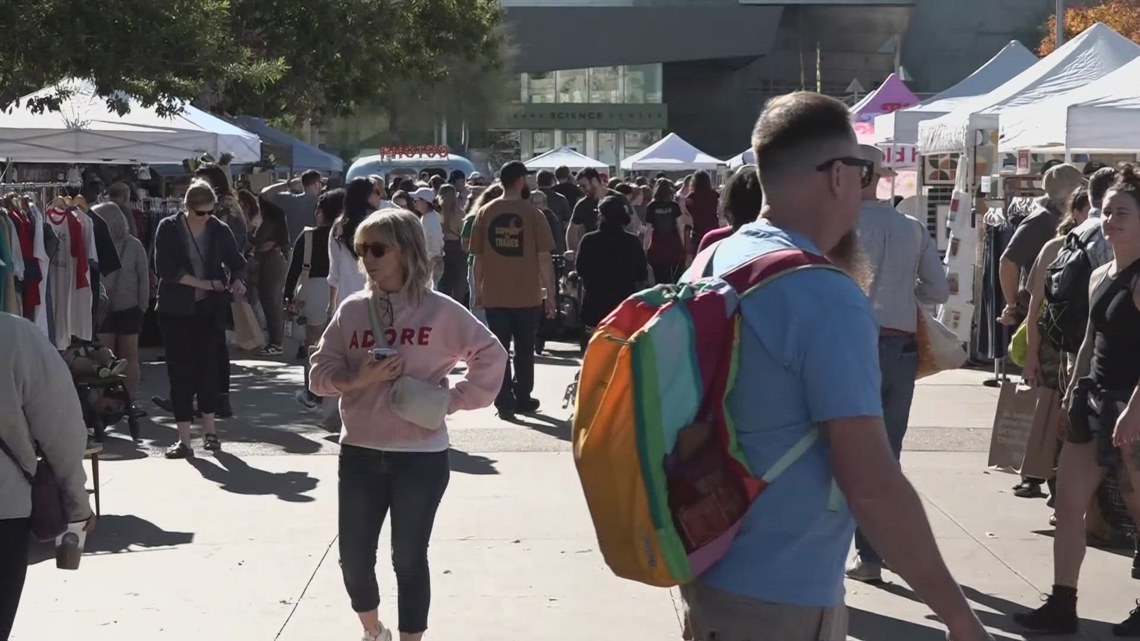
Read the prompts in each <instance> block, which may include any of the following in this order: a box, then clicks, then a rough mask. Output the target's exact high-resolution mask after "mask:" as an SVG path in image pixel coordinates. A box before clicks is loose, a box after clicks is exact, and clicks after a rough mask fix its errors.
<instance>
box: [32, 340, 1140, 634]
mask: <svg viewBox="0 0 1140 641" xmlns="http://www.w3.org/2000/svg"><path fill="white" fill-rule="evenodd" d="M553 347H554V348H555V350H556V351H555V352H554V353H553V354H550V355H548V356H544V357H541V358H540V364H539V366H538V371H537V380H538V389H537V390H536V396H537V397H538V398H539V399H540V400H541V401H542V403H543V407H542V410H541V414H540V415H539V416H536V417H533V418H523V419H522V421H521V422H518V423H515V424H508V423H504V422H502V421H500V420H499V419H498V418H497V417H496V416H495V415H494V411H493V410H489V409H488V410H482V411H478V412H471V413H469V414H465V415H460V416H457V417H455V418H454V419H452V421H451V432H452V442H453V447H454V449H453V451H452V469H453V473H452V477H451V484H450V486H449V488H448V491H447V495H446V496H445V498H444V502H443V505H442V507H441V510H440V514H439V518H438V521H437V523H436V528H435V534H434V537H433V539H432V548H431V564H432V581H433V585H432V589H433V608H432V614H431V628H430V630H429V633H428V638H432V639H442V640H452V639H456V640H457V639H464V640H470V641H484V640H485V641H502V640H504V639H506V640H522V639H527V640H534V641H546V640H549V641H564V640H565V641H569V640H571V639H574V640H575V641H577V640H579V639H582V638H590V639H592V640H597V641H611V640H612V641H629V640H631V639H637V640H642V639H644V640H652V639H679V638H680V630H681V628H680V623H679V613H678V602H677V599H676V596H675V592H671V591H668V590H661V589H655V588H649V587H645V586H641V585H638V584H634V583H630V582H626V581H622V580H619V579H616V578H614V577H613V576H612V575H611V574H610V573H609V571H608V570H607V569H606V567H605V565H604V564H603V562H602V559H601V556H600V554H599V553H598V550H597V543H596V540H595V538H594V534H593V529H592V526H591V523H590V519H589V515H588V513H587V511H586V507H585V503H584V501H583V500H582V493H581V489H580V486H579V484H578V480H577V476H576V474H575V471H574V465H573V459H572V457H571V455H570V448H569V441H568V439H569V429H568V427H567V426H566V424H565V419H566V418H567V416H568V414H569V411H568V410H565V409H563V408H562V407H561V400H562V396H563V393H564V391H565V388H566V385H567V384H568V383H569V382H570V381H571V379H572V378H573V374H574V371H575V366H576V361H575V360H574V356H575V352H573V351H571V348H570V346H565V349H566V351H564V352H560V351H557V349H558V348H559V347H560V346H559V345H554V346H553ZM152 355H153V353H152ZM457 374H458V373H457ZM144 376H145V379H146V380H145V383H144V388H145V389H144V393H143V394H142V396H143V397H144V399H149V397H150V396H151V395H152V394H156V393H164V392H165V390H164V389H163V388H164V385H165V370H164V368H163V365H162V364H161V363H155V364H150V365H147V366H146V367H145V369H144ZM986 378H989V376H988V375H987V374H985V373H981V372H973V371H961V372H952V373H948V374H943V375H940V376H937V377H934V378H932V379H927V380H924V381H922V382H921V383H920V384H919V389H918V392H917V394H916V399H915V406H914V410H913V412H912V420H911V431H910V434H909V436H908V440H907V448H908V451H907V452H906V453H905V454H904V458H903V463H904V468H905V469H906V471H907V474H908V476H909V477H910V478H911V479H912V481H913V482H914V484H915V485H916V486H917V487H918V489H919V492H920V493H921V494H922V495H923V498H924V499H925V501H926V505H927V512H928V515H929V518H930V520H931V522H932V523H933V525H934V529H935V532H936V534H937V536H938V538H939V543H940V545H941V547H942V552H943V554H944V555H945V556H946V558H947V561H948V563H949V564H950V566H951V568H952V569H953V571H954V572H955V575H956V576H957V577H958V578H959V580H960V581H961V582H962V583H963V585H964V586H966V587H967V595H968V596H969V597H970V599H971V600H972V601H973V602H974V603H975V605H976V606H977V608H978V610H979V611H980V612H981V613H982V617H983V621H984V622H985V623H986V624H987V625H988V626H990V629H991V630H992V631H993V632H994V633H995V635H996V636H997V638H999V639H1021V638H1022V637H1021V636H1020V635H1019V634H1018V633H1017V630H1016V626H1014V625H1013V624H1012V622H1011V621H1010V619H1009V616H1008V615H1009V613H1011V612H1015V611H1018V610H1019V609H1023V608H1024V607H1026V606H1031V607H1035V606H1036V605H1037V604H1038V602H1039V594H1040V593H1041V592H1045V591H1047V590H1048V589H1049V585H1050V584H1051V583H1052V577H1051V563H1050V561H1049V559H1050V550H1051V542H1052V539H1051V538H1050V537H1049V532H1050V531H1051V528H1050V527H1049V526H1048V518H1049V511H1048V510H1047V508H1046V507H1045V503H1044V500H1041V499H1037V500H1033V499H1018V498H1014V497H1013V495H1012V492H1011V491H1010V487H1011V486H1012V485H1013V484H1014V483H1015V479H1014V478H1013V477H1011V476H1009V475H1007V474H1002V473H998V472H988V471H987V470H986V469H985V463H986V454H985V450H986V448H987V446H988V443H989V432H990V430H989V427H990V424H991V423H992V420H993V411H994V405H995V404H996V401H997V390H995V389H993V388H989V387H984V386H983V385H982V384H981V383H982V381H983V380H985V379H986ZM300 379H301V374H300V370H299V368H297V367H294V366H292V365H291V364H288V365H287V364H284V360H283V359H280V358H278V359H276V360H267V359H264V358H259V357H253V356H236V357H235V376H234V389H235V390H238V391H237V393H236V395H235V397H234V405H235V410H236V412H237V416H236V417H235V418H234V419H230V420H228V421H225V422H224V423H223V427H222V439H223V443H224V449H223V451H222V452H221V453H217V454H211V453H208V452H205V451H202V450H200V449H199V451H198V456H197V457H196V458H195V459H192V460H190V461H166V460H164V459H162V458H161V451H162V449H163V448H164V447H165V446H166V445H168V444H170V443H171V442H173V440H174V429H173V425H172V423H171V421H170V420H169V417H167V416H165V415H164V414H163V413H162V412H161V411H160V410H157V409H156V408H154V407H152V406H150V405H149V403H146V405H147V406H148V409H150V410H151V416H150V417H148V418H147V419H145V420H144V421H143V442H142V443H141V444H140V445H139V446H137V447H136V446H135V445H133V444H131V443H130V442H129V441H127V440H124V439H125V437H124V435H123V433H122V430H121V429H120V428H113V429H112V430H111V431H110V432H109V433H108V439H109V440H108V443H107V455H106V458H105V459H104V462H103V463H102V469H101V472H102V475H101V477H102V478H101V480H102V488H101V489H102V504H103V519H102V521H101V523H100V526H99V529H98V530H97V532H96V533H95V534H94V535H93V536H92V537H91V539H90V540H89V542H88V546H87V547H88V552H89V553H88V554H87V555H86V556H85V557H84V559H83V563H82V567H81V568H80V570H79V571H78V572H67V571H63V570H57V569H56V568H55V567H54V563H53V562H52V561H51V560H50V559H49V560H45V561H43V562H41V563H38V564H36V565H35V566H33V567H32V568H31V570H30V571H29V577H28V585H27V588H26V590H25V593H24V599H23V603H22V605H21V610H20V614H19V615H18V617H17V621H16V628H15V631H14V633H13V636H12V638H13V639H17V640H20V641H24V640H29V641H31V640H34V641H42V640H54V639H64V638H83V639H85V640H88V641H95V640H101V639H114V640H116V641H120V640H124V639H132V640H133V639H140V640H143V639H146V640H149V639H188V640H189V639H195V640H199V639H211V640H233V641H262V640H264V641H270V640H273V639H283V640H288V641H301V640H313V641H326V640H331V639H357V638H359V633H358V631H357V624H356V623H355V616H354V615H353V614H352V612H351V609H350V608H349V605H348V600H347V597H346V596H345V594H344V589H343V587H342V585H341V579H340V570H339V567H338V565H337V551H336V457H335V456H333V455H335V454H336V452H337V445H336V443H335V441H336V438H335V436H331V435H330V434H328V433H327V432H325V431H324V430H322V429H321V428H320V427H319V422H320V416H319V414H315V413H309V412H305V411H303V410H302V409H301V408H300V407H299V406H298V405H297V404H296V402H295V401H294V399H293V393H294V392H295V391H296V390H297V389H298V387H299V385H300ZM387 546H388V542H387V532H385V536H384V540H382V541H381V550H382V551H381V553H380V554H379V557H380V559H381V562H380V567H379V576H380V583H381V593H382V594H383V595H384V600H383V603H382V605H381V610H382V615H383V617H384V620H385V621H388V622H389V623H390V624H391V625H393V627H394V626H395V624H396V621H395V616H396V615H395V612H396V607H395V605H396V604H395V581H394V577H393V575H392V571H391V568H390V566H389V563H388V561H387V559H388V556H389V555H388V554H387ZM1129 570H1130V562H1129V559H1128V558H1127V557H1126V556H1122V555H1117V554H1114V553H1111V552H1104V551H1098V550H1090V552H1089V555H1088V558H1087V559H1086V562H1085V568H1084V571H1083V572H1082V576H1083V579H1084V580H1083V581H1082V586H1081V614H1082V615H1083V616H1084V617H1085V623H1084V625H1083V631H1084V636H1083V637H1081V638H1087V639H1108V638H1111V634H1110V632H1109V630H1108V627H1107V623H1105V622H1112V621H1116V620H1119V619H1122V618H1123V617H1124V616H1125V615H1126V614H1127V612H1128V610H1129V609H1131V607H1133V603H1132V601H1133V598H1134V597H1133V594H1134V593H1135V591H1134V590H1133V589H1132V586H1133V581H1132V580H1131V579H1130V578H1129ZM886 578H887V580H888V581H889V583H888V584H886V585H884V586H881V587H872V586H865V585H861V584H851V585H849V586H848V598H847V603H848V606H849V607H850V608H851V628H850V638H852V639H868V640H870V639H875V640H878V639H890V640H894V639H900V640H906V641H925V640H927V639H929V640H930V641H940V640H942V639H944V638H945V632H944V630H943V629H942V628H941V627H940V626H939V624H938V623H937V621H935V620H934V619H933V617H932V615H931V614H930V611H929V610H928V609H927V608H926V607H925V606H923V605H922V604H921V603H919V602H917V600H916V597H915V596H914V595H913V594H912V593H911V592H910V591H909V590H908V589H907V588H906V586H905V584H903V583H902V581H901V580H900V579H898V578H897V577H895V576H894V575H891V574H890V573H889V572H888V573H886Z"/></svg>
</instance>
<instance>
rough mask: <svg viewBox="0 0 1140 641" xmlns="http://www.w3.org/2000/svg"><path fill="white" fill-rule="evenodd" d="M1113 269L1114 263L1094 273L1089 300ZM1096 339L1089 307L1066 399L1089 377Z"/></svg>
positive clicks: (1091, 279)
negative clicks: (1087, 320)
mask: <svg viewBox="0 0 1140 641" xmlns="http://www.w3.org/2000/svg"><path fill="white" fill-rule="evenodd" d="M1111 267H1112V263H1108V264H1107V265H1102V266H1101V267H1098V268H1097V269H1096V271H1094V272H1093V274H1092V277H1091V278H1090V279H1089V300H1090V301H1091V300H1092V297H1093V294H1094V293H1095V292H1096V290H1097V289H1099V288H1100V285H1101V283H1103V282H1104V279H1105V278H1107V277H1108V270H1109V269H1110V268H1111ZM1095 337H1096V329H1094V328H1093V323H1092V305H1089V322H1088V326H1087V327H1086V328H1085V339H1084V340H1083V341H1081V349H1080V350H1079V351H1078V352H1077V362H1076V363H1075V364H1074V365H1073V376H1072V378H1071V379H1070V380H1069V386H1068V389H1067V390H1065V398H1066V399H1069V398H1071V397H1072V395H1073V390H1075V389H1076V388H1077V381H1078V380H1080V379H1081V378H1083V377H1084V376H1087V375H1088V373H1089V366H1090V365H1091V364H1092V354H1093V339H1094V338H1095Z"/></svg>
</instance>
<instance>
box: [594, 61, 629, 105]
mask: <svg viewBox="0 0 1140 641" xmlns="http://www.w3.org/2000/svg"><path fill="white" fill-rule="evenodd" d="M621 101H622V92H621V71H620V69H619V68H618V67H595V68H593V69H590V102H592V103H595V104H611V105H612V104H617V103H620V102H621Z"/></svg>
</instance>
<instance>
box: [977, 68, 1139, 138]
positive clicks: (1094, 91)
mask: <svg viewBox="0 0 1140 641" xmlns="http://www.w3.org/2000/svg"><path fill="white" fill-rule="evenodd" d="M1137 122H1140V58H1137V59H1135V60H1133V61H1132V62H1130V63H1128V64H1126V65H1124V66H1123V67H1120V68H1119V69H1117V70H1116V71H1114V72H1112V73H1110V74H1108V75H1106V76H1104V77H1102V78H1101V79H1100V80H1097V81H1095V82H1092V83H1089V84H1087V85H1084V86H1081V87H1079V88H1077V89H1074V90H1073V91H1070V92H1068V93H1065V94H1062V95H1060V96H1056V97H1054V98H1050V99H1048V100H1044V101H1042V102H1040V103H1037V104H1033V105H1027V106H1025V107H1018V108H1016V109H1011V110H1009V111H1007V112H1006V113H1005V114H1003V115H1002V119H1001V135H1000V138H999V141H998V146H999V149H1000V150H1001V151H1002V152H1008V153H1016V152H1019V151H1025V150H1028V151H1031V152H1034V153H1046V154H1055V155H1066V156H1071V155H1072V154H1073V153H1128V154H1135V153H1136V152H1137V151H1140V128H1138V127H1137V126H1136V123H1137Z"/></svg>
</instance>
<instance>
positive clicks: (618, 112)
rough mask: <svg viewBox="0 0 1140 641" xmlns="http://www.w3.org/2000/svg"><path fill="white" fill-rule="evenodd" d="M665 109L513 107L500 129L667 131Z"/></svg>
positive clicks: (614, 106) (607, 106)
mask: <svg viewBox="0 0 1140 641" xmlns="http://www.w3.org/2000/svg"><path fill="white" fill-rule="evenodd" d="M668 120H669V118H668V109H667V108H666V106H665V105H659V104H640V105H638V104H634V105H592V104H566V103H562V104H533V103H529V104H516V105H512V106H511V107H510V108H509V110H508V111H507V112H506V113H505V114H504V117H503V118H502V119H501V124H500V126H499V128H502V129H667V128H668Z"/></svg>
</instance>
